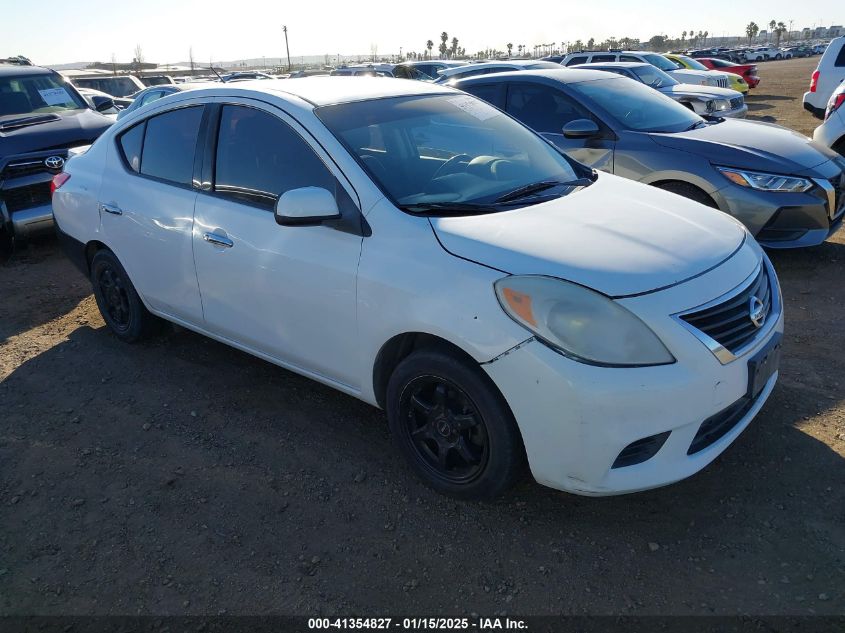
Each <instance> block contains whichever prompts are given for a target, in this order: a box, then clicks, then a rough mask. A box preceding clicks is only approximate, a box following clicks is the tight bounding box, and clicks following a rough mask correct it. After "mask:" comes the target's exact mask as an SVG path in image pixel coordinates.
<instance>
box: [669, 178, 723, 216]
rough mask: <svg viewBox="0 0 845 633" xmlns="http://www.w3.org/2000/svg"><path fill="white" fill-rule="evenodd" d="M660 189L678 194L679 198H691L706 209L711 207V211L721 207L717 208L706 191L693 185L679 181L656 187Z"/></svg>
mask: <svg viewBox="0 0 845 633" xmlns="http://www.w3.org/2000/svg"><path fill="white" fill-rule="evenodd" d="M655 187H657V188H658V189H663V190H664V191H671V192H672V193H676V194H678V195H679V196H683V197H684V198H689V199H690V200H695V201H696V202H699V203H701V204H703V205H704V206H706V207H710V208H711V209H718V208H719V207H718V206H716V202H715V201H714V200H713V198H711V197H710V196H708V195H707V194H706V193H705V192H704V191H702V190H701V189H699V188H698V187H696V186H695V185H691V184H689V183H687V182H679V181H672V182H661V183H658V184H656V185H655Z"/></svg>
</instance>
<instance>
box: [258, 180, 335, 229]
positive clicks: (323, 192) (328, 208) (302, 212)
mask: <svg viewBox="0 0 845 633" xmlns="http://www.w3.org/2000/svg"><path fill="white" fill-rule="evenodd" d="M273 214H274V215H275V217H276V224H280V225H282V226H303V225H314V224H320V223H321V222H324V221H325V220H337V219H339V218H340V211H339V210H338V208H337V201H336V200H335V199H334V196H333V195H332V194H331V193H330V192H329V190H328V189H323V188H322V187H300V188H299V189H291V190H290V191H285V192H284V193H283V194H282V195H281V197H280V198H279V200H278V201H277V202H276V209H275V211H274V213H273Z"/></svg>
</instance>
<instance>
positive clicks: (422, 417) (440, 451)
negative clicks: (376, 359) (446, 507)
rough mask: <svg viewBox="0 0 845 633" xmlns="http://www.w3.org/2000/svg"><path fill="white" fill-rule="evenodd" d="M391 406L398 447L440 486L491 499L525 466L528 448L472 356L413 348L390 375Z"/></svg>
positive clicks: (449, 491) (427, 480) (462, 494)
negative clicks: (525, 448)
mask: <svg viewBox="0 0 845 633" xmlns="http://www.w3.org/2000/svg"><path fill="white" fill-rule="evenodd" d="M386 408H387V419H388V423H389V426H390V432H391V434H392V436H393V439H394V442H395V443H396V445H397V446H398V447H399V450H400V451H401V452H402V454H403V455H404V456H405V459H406V460H407V461H408V463H409V464H410V466H411V468H413V470H414V471H415V472H416V473H417V475H418V476H419V477H420V478H421V479H422V480H423V482H424V483H425V484H426V485H427V486H429V487H431V488H433V489H434V490H436V491H438V492H440V493H443V494H446V495H449V496H452V497H456V498H459V499H473V500H477V499H490V498H493V497H496V496H497V495H499V494H501V493H502V492H504V491H505V490H506V489H507V488H509V487H510V486H511V485H513V483H514V482H515V481H516V480H517V478H518V477H519V475H520V474H521V472H522V471H523V466H524V463H525V450H524V448H523V444H522V437H521V435H520V433H519V429H518V428H517V425H516V421H515V420H514V418H513V414H512V413H511V411H510V407H508V404H507V402H506V401H505V399H504V397H503V396H502V395H501V393H499V391H498V389H496V387H495V385H494V384H493V382H492V381H491V380H490V378H489V377H488V376H487V375H486V374H485V373H484V371H483V370H482V369H481V368H479V367H478V366H477V365H476V364H474V363H472V362H471V361H470V360H465V359H462V358H459V357H458V356H457V355H454V354H451V353H449V352H448V351H441V350H438V349H422V350H418V351H416V352H413V353H412V354H411V355H410V356H408V357H407V358H405V359H404V360H403V361H402V362H400V363H399V365H398V366H397V367H396V369H395V370H394V372H393V375H392V376H391V377H390V381H389V382H388V386H387V407H386Z"/></svg>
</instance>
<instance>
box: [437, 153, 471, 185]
mask: <svg viewBox="0 0 845 633" xmlns="http://www.w3.org/2000/svg"><path fill="white" fill-rule="evenodd" d="M464 160H472V156H470V155H469V154H456V155H455V156H452V158H450V159H449V160H447V161H446V162H445V163H443V164H442V165H440V167H438V168H437V170H435V172H434V175H433V176H432V177H431V179H432V180H437V179H438V178H440V176H444V175H445V174H444V173H442V172H445V171H446V169H447V168H448V169H451V168H453V167H454V166H455V165H457V164H458V163H460V162H461V161H464Z"/></svg>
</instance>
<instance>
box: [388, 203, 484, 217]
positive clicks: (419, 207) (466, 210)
mask: <svg viewBox="0 0 845 633" xmlns="http://www.w3.org/2000/svg"><path fill="white" fill-rule="evenodd" d="M399 208H400V209H402V211H407V212H408V213H430V212H435V213H437V214H438V215H449V214H455V215H470V214H474V213H493V212H495V211H499V209H497V208H496V207H494V206H492V205H489V204H474V203H472V202H420V203H417V204H404V205H401V206H400V207H399Z"/></svg>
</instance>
